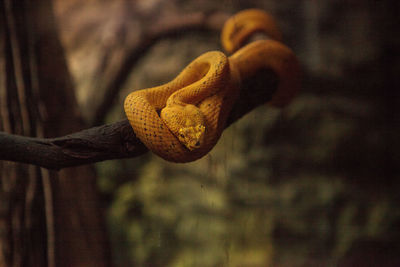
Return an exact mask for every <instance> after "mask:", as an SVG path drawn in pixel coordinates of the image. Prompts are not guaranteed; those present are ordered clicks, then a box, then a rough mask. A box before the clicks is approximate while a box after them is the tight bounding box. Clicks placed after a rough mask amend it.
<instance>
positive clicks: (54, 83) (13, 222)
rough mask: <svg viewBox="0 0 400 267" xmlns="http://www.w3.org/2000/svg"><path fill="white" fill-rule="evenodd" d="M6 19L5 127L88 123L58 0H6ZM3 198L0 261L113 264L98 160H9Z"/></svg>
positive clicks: (0, 99)
mask: <svg viewBox="0 0 400 267" xmlns="http://www.w3.org/2000/svg"><path fill="white" fill-rule="evenodd" d="M0 20H1V21H0V35H1V36H0V75H1V76H0V94H1V95H0V112H1V120H0V129H1V130H2V131H4V132H7V133H11V134H17V135H25V136H32V137H43V136H60V135H64V134H66V133H67V132H70V131H74V130H78V129H82V128H83V127H84V125H83V123H82V120H81V118H80V115H79V112H78V110H77V106H76V103H75V99H74V91H73V86H72V82H71V78H70V75H69V73H68V70H67V66H66V63H65V58H64V54H63V50H62V47H61V45H60V42H59V39H58V36H57V34H56V28H55V21H54V17H53V14H52V5H51V1H48V0H41V1H31V0H24V1H11V0H5V1H2V2H1V3H0ZM0 202H1V204H2V205H1V207H0V233H1V234H0V266H106V265H108V263H109V257H108V247H107V240H106V237H105V228H104V226H103V220H102V214H101V212H100V207H99V206H98V203H99V202H98V197H97V192H96V187H95V172H94V170H93V168H92V167H90V166H86V167H81V168H70V169H65V170H63V171H61V172H58V173H57V172H54V171H48V170H45V169H42V168H40V167H37V166H32V165H25V164H19V163H12V162H5V161H2V162H0Z"/></svg>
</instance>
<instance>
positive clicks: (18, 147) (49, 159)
mask: <svg viewBox="0 0 400 267" xmlns="http://www.w3.org/2000/svg"><path fill="white" fill-rule="evenodd" d="M277 85H278V78H277V76H276V75H275V74H274V73H273V72H271V71H270V70H267V69H263V70H260V71H259V72H258V73H257V74H256V75H255V76H254V77H250V78H249V79H247V80H245V81H243V86H242V90H241V92H240V96H239V101H238V102H237V103H236V104H235V106H234V107H233V110H232V112H231V114H230V116H229V118H228V121H227V125H226V127H228V126H229V125H231V124H232V123H234V122H235V121H237V120H238V119H239V118H241V117H242V116H244V115H245V114H246V113H248V112H249V111H251V110H252V109H254V108H255V107H257V106H259V105H262V104H263V103H266V102H268V101H269V100H270V99H271V98H272V96H273V94H274V92H275V90H276V88H277ZM0 147H1V150H0V160H10V161H16V162H22V163H29V164H34V165H38V166H41V167H44V168H47V169H55V170H59V169H62V168H66V167H71V166H78V165H83V164H89V163H94V162H99V161H103V160H110V159H121V158H131V157H137V156H140V155H142V154H144V153H146V152H147V151H148V149H147V148H146V147H145V146H144V145H143V143H142V142H141V141H140V140H139V139H138V138H137V137H136V136H135V134H134V132H133V130H132V128H131V126H130V125H129V122H128V120H123V121H120V122H115V123H112V124H107V125H103V126H99V127H94V128H90V129H87V130H83V131H80V132H76V133H72V134H69V135H66V136H63V137H58V138H32V137H23V136H18V135H11V134H7V133H4V132H0Z"/></svg>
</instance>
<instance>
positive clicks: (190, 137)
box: [178, 124, 206, 150]
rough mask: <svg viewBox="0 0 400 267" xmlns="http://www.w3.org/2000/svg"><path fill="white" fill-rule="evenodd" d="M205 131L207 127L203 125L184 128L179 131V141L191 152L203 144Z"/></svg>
mask: <svg viewBox="0 0 400 267" xmlns="http://www.w3.org/2000/svg"><path fill="white" fill-rule="evenodd" d="M205 130H206V127H204V126H203V125H201V124H199V125H196V126H188V127H184V128H181V129H179V135H178V139H179V141H180V142H181V143H182V144H184V145H185V146H186V147H187V148H188V149H189V150H195V149H197V148H199V147H200V146H201V145H202V144H203V141H204V133H205Z"/></svg>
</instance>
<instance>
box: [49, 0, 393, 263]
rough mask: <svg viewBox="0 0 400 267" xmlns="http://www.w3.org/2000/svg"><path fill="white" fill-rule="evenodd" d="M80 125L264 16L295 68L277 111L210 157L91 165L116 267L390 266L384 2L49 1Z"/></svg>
mask: <svg viewBox="0 0 400 267" xmlns="http://www.w3.org/2000/svg"><path fill="white" fill-rule="evenodd" d="M54 8H55V13H56V18H57V23H58V27H59V30H60V35H61V36H60V37H61V40H62V44H63V46H64V48H65V49H66V56H67V62H68V66H69V69H70V71H71V74H72V76H73V78H74V83H75V87H76V96H77V99H78V103H79V106H80V110H81V111H82V113H83V115H84V117H85V119H86V121H87V122H88V124H90V125H100V124H103V123H110V122H114V121H118V120H121V119H123V118H125V116H124V113H123V105H122V103H123V99H124V98H125V96H126V95H127V94H128V93H129V92H131V91H132V90H137V89H142V88H148V87H151V86H155V85H159V84H162V83H165V82H167V81H170V80H171V79H172V78H174V77H175V76H176V75H177V73H178V72H179V71H180V70H182V69H183V68H184V67H185V66H186V65H187V64H188V63H189V62H190V61H191V60H193V59H194V58H196V57H197V56H198V55H200V54H202V53H204V52H206V51H209V50H216V49H217V50H221V45H220V43H219V31H220V29H221V27H222V24H223V22H224V20H225V19H226V18H227V17H229V15H231V14H234V13H235V12H237V11H239V10H242V9H245V8H260V9H264V10H266V11H268V12H270V13H271V14H272V15H273V16H275V18H276V20H277V22H278V24H279V26H280V28H281V30H282V32H283V36H284V40H285V43H286V44H287V45H288V46H289V47H291V48H292V49H293V50H294V51H295V53H296V54H297V56H298V58H299V60H300V62H301V64H302V68H303V72H304V75H303V84H302V91H301V92H300V94H299V95H298V96H297V98H296V99H294V101H293V102H292V103H291V104H290V105H289V106H288V107H286V108H285V109H283V110H278V109H273V108H271V107H268V106H267V105H266V106H262V107H259V108H257V109H256V110H253V111H252V112H251V113H249V114H248V115H247V116H245V117H244V118H242V119H241V120H240V121H238V122H237V123H235V124H234V125H232V126H231V127H230V128H229V129H227V130H226V131H225V132H224V134H223V136H222V138H221V140H220V141H219V143H218V145H217V146H216V147H215V148H214V149H213V151H212V152H211V153H210V155H207V156H206V157H204V158H203V159H201V160H198V161H196V162H193V163H189V164H171V163H168V162H165V161H163V160H162V159H160V158H157V157H156V156H154V155H152V154H151V153H148V154H146V155H145V156H142V157H138V158H134V159H129V160H115V161H107V162H103V163H98V164H96V169H97V174H98V188H99V190H100V191H101V199H102V205H103V208H104V212H105V214H106V217H107V227H108V233H109V235H110V238H111V243H112V244H111V247H112V256H113V263H114V264H115V266H130V265H134V266H398V265H399V264H400V246H399V245H400V244H399V240H400V209H399V200H400V195H399V193H398V191H399V189H400V179H399V166H398V159H399V158H400V156H399V139H398V136H399V135H398V134H399V120H400V118H399V112H398V111H399V98H398V94H397V90H398V89H399V83H398V73H399V71H400V67H399V66H400V65H399V50H398V47H399V42H400V41H399V35H398V33H397V32H396V30H395V29H396V28H395V27H396V26H395V25H396V24H395V21H396V19H397V17H398V10H400V9H399V4H398V2H395V1H392V2H390V1H377V0H375V1H355V0H354V1H352V0H347V1H345V0H332V1H328V0H325V1H321V0H320V1H316V0H300V1H299V0H280V1H276V0H269V1H265V0H220V1H212V0H197V1H195V0H168V1H166V0H136V1H134V0H114V1H106V0H90V1H89V0H88V1H78V0H69V1H63V0H57V1H56V2H55V6H54Z"/></svg>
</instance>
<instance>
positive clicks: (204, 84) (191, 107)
mask: <svg viewBox="0 0 400 267" xmlns="http://www.w3.org/2000/svg"><path fill="white" fill-rule="evenodd" d="M255 32H263V33H266V34H268V36H269V37H271V38H272V39H268V40H258V41H254V42H251V43H249V44H247V45H245V46H243V44H244V42H246V41H247V40H248V39H249V37H250V36H251V35H252V34H254V33H255ZM280 40H281V33H280V31H279V30H278V28H277V26H276V23H275V22H274V20H273V18H272V17H271V16H270V15H268V14H267V13H266V12H264V11H262V10H258V9H248V10H244V11H241V12H239V13H237V14H236V15H234V16H232V17H231V18H229V19H228V20H227V21H226V22H225V25H224V27H223V30H222V34H221V41H222V45H223V46H224V49H225V50H226V51H227V52H229V53H233V54H232V55H231V56H229V57H227V56H226V55H225V54H224V53H222V52H220V51H211V52H207V53H205V54H203V55H201V56H199V57H198V58H196V59H195V60H193V61H192V62H191V63H190V64H189V65H188V66H187V67H186V68H185V69H184V70H183V71H182V72H181V73H180V74H179V75H178V76H177V77H176V78H175V79H173V80H172V81H170V82H168V83H166V84H163V85H160V86H157V87H153V88H148V89H143V90H138V91H134V92H132V93H130V94H129V95H128V96H127V97H126V98H125V102H124V109H125V113H126V116H127V117H128V119H129V122H130V124H131V126H132V128H133V130H134V132H135V134H136V136H137V137H138V138H139V139H140V140H141V141H142V142H143V143H144V144H145V145H146V146H147V148H149V149H150V150H151V151H153V152H154V153H155V154H157V155H159V156H160V157H162V158H164V159H165V160H168V161H172V162H181V163H184V162H190V161H194V160H196V159H199V158H201V157H203V156H204V155H206V154H207V153H208V152H209V151H210V150H211V149H212V148H213V147H214V145H215V144H216V143H217V141H218V139H219V137H220V136H221V134H222V131H223V129H224V125H225V121H226V119H227V117H228V115H229V112H230V110H231V108H232V106H233V104H234V103H235V101H236V100H237V97H238V94H239V90H240V81H241V79H244V78H246V77H251V76H252V75H254V74H255V73H256V72H257V71H258V70H259V69H261V68H269V69H272V70H273V71H274V72H275V73H276V74H277V75H278V78H279V85H278V89H277V91H276V93H275V94H274V96H273V98H272V100H271V101H270V104H272V105H274V106H278V107H280V106H284V105H286V104H287V103H288V102H289V101H290V100H291V99H292V97H293V96H294V95H295V93H296V92H297V89H298V87H299V73H300V71H299V64H298V61H297V59H296V56H295V55H294V53H293V52H292V50H290V49H289V48H288V47H286V46H285V45H283V44H282V43H280ZM242 46H243V47H242ZM240 47H242V48H240ZM239 48H240V49H239Z"/></svg>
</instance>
